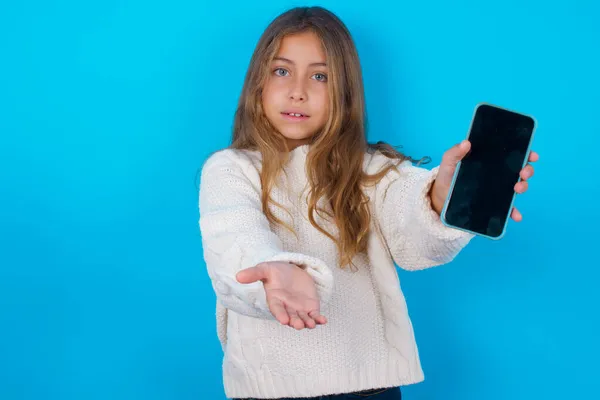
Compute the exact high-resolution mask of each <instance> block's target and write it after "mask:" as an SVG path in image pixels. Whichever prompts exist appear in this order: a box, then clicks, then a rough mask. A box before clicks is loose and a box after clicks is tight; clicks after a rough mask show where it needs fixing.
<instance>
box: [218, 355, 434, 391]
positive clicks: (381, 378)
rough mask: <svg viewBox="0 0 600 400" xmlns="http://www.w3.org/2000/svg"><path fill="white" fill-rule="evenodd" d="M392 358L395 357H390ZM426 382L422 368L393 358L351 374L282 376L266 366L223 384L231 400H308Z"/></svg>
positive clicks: (341, 371) (335, 370) (341, 370)
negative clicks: (254, 399) (282, 399)
mask: <svg viewBox="0 0 600 400" xmlns="http://www.w3.org/2000/svg"><path fill="white" fill-rule="evenodd" d="M390 354H392V353H390ZM423 380H424V375H423V371H422V369H421V368H420V366H418V365H412V366H411V368H408V366H407V364H406V360H404V359H403V358H401V357H393V356H391V355H390V357H389V358H388V360H387V361H386V360H383V361H382V363H381V364H379V365H377V366H376V367H372V368H368V367H366V366H358V367H357V368H356V369H352V370H348V369H344V368H335V366H332V369H331V372H330V373H325V374H315V375H304V376H281V375H278V374H275V373H273V371H270V370H269V368H268V367H267V366H266V365H263V367H262V368H261V369H260V370H259V371H249V370H246V371H245V373H244V374H242V376H239V375H238V376H237V379H233V378H232V377H229V376H227V375H225V376H224V379H223V384H224V387H225V394H226V396H227V398H248V397H250V398H257V399H276V398H283V397H289V398H305V397H317V396H325V395H331V394H339V393H349V392H356V391H359V390H367V389H375V388H387V387H395V386H404V385H410V384H414V383H419V382H421V381H423Z"/></svg>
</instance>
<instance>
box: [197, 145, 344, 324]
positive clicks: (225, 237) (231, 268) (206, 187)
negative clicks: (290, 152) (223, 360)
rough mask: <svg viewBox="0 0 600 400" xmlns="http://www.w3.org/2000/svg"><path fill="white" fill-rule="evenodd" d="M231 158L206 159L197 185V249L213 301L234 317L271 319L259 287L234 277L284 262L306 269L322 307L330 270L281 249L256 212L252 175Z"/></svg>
mask: <svg viewBox="0 0 600 400" xmlns="http://www.w3.org/2000/svg"><path fill="white" fill-rule="evenodd" d="M234 157H235V155H233V154H231V150H224V151H221V152H218V153H216V154H214V155H213V156H211V157H210V158H209V159H208V160H207V161H206V163H205V164H204V166H203V168H202V173H201V180H200V190H199V210H200V219H199V225H200V233H201V237H202V247H203V252H204V260H205V262H206V267H207V270H208V275H209V277H210V279H211V282H212V286H213V289H214V290H215V293H216V295H217V299H218V301H220V302H221V304H223V305H224V306H225V307H226V308H228V309H230V310H233V311H235V312H237V313H239V314H243V315H246V316H251V317H256V318H265V319H274V317H273V315H272V314H271V312H270V311H269V308H268V306H267V302H266V295H265V291H264V288H263V284H262V282H260V281H259V282H254V283H251V284H242V283H239V282H238V281H237V280H236V278H235V275H236V273H237V272H238V271H240V270H242V269H245V268H249V267H253V266H256V265H257V264H260V263H261V262H269V261H287V262H291V263H294V264H297V265H298V266H299V267H301V268H304V269H306V271H307V272H308V274H309V275H310V276H311V277H312V278H313V279H314V281H315V284H316V286H317V293H318V295H319V299H320V301H321V304H322V305H323V304H324V303H327V302H328V300H329V299H330V297H331V292H332V287H333V274H332V272H331V270H330V269H329V268H328V266H327V265H326V264H325V263H324V262H323V261H322V260H320V259H317V258H314V257H311V256H308V255H305V254H299V253H291V252H286V251H284V250H283V249H282V243H281V241H280V239H279V237H278V236H277V235H276V234H275V233H273V231H272V230H271V229H270V225H269V221H268V220H267V218H266V216H265V215H264V213H263V211H262V205H261V192H260V190H261V189H260V181H259V178H258V174H257V172H256V171H254V172H253V173H254V174H255V175H256V176H255V177H254V178H256V179H254V180H255V181H256V182H253V181H252V180H251V179H250V178H249V176H248V175H246V174H244V168H242V166H241V165H240V164H239V163H238V162H236V160H235V158H234ZM248 168H250V167H248ZM248 173H249V174H250V173H251V172H250V171H248Z"/></svg>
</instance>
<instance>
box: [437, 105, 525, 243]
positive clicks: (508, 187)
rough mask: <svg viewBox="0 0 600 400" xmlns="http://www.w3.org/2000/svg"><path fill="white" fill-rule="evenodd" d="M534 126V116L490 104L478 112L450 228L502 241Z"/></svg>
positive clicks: (453, 197)
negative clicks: (499, 238) (453, 227)
mask: <svg viewBox="0 0 600 400" xmlns="http://www.w3.org/2000/svg"><path fill="white" fill-rule="evenodd" d="M534 127H535V122H534V120H533V119H532V118H531V117H529V116H526V115H522V114H519V113H516V112H513V111H508V110H505V109H502V108H498V107H495V106H491V105H487V104H484V105H480V106H478V107H477V109H476V111H475V115H474V117H473V121H472V123H471V130H470V133H469V141H470V142H471V149H470V151H469V153H467V155H466V156H465V157H464V158H463V160H462V162H461V163H460V166H459V169H458V172H457V174H456V177H455V181H454V185H453V188H452V191H451V193H450V197H449V199H448V204H447V205H446V210H445V215H444V219H445V220H446V222H447V223H448V224H449V225H451V226H455V227H458V228H462V229H466V230H468V231H471V232H474V233H479V234H482V235H486V236H490V237H493V238H497V237H500V236H502V234H503V231H504V228H505V226H506V222H507V219H508V217H509V215H510V214H509V212H510V211H511V205H512V202H513V198H514V195H515V191H514V186H515V184H516V183H517V182H518V181H519V173H520V171H521V169H522V168H523V165H524V162H525V158H526V157H528V150H529V143H530V141H531V139H532V135H533V130H534Z"/></svg>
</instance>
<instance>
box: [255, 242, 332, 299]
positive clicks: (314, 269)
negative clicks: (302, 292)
mask: <svg viewBox="0 0 600 400" xmlns="http://www.w3.org/2000/svg"><path fill="white" fill-rule="evenodd" d="M270 261H283V262H290V263H293V264H296V265H298V266H299V267H300V268H302V269H304V270H305V271H306V272H308V274H309V275H310V276H311V277H312V278H313V280H314V281H315V285H316V287H317V292H318V294H319V300H320V301H321V302H322V303H328V302H329V300H330V299H331V295H332V293H333V273H332V272H331V269H329V267H328V266H327V265H326V264H325V262H324V261H322V260H320V259H318V258H315V257H311V256H307V255H305V254H300V253H278V254H276V255H274V256H272V257H270V258H268V259H266V260H264V262H270Z"/></svg>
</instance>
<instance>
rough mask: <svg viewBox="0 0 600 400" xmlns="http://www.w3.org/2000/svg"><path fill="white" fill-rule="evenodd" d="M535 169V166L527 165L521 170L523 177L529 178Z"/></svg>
mask: <svg viewBox="0 0 600 400" xmlns="http://www.w3.org/2000/svg"><path fill="white" fill-rule="evenodd" d="M533 173H534V170H533V166H532V165H530V164H527V165H526V166H525V168H523V169H522V170H521V174H520V175H521V179H529V178H531V177H532V176H533Z"/></svg>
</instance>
